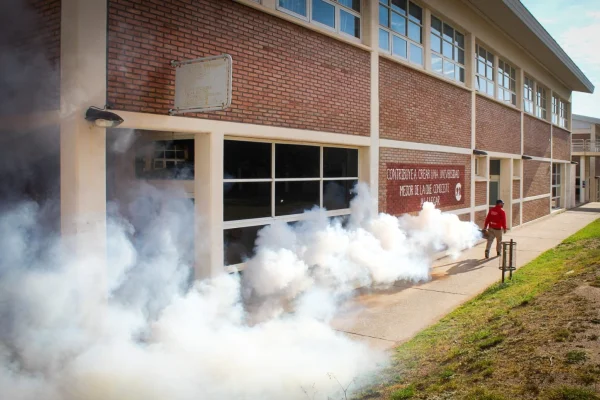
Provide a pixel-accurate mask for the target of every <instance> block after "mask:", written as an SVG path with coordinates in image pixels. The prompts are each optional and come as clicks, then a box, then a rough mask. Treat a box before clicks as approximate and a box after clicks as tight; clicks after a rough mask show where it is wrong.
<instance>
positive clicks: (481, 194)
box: [475, 182, 488, 206]
mask: <svg viewBox="0 0 600 400" xmlns="http://www.w3.org/2000/svg"><path fill="white" fill-rule="evenodd" d="M487 190H488V183H487V182H475V205H476V206H482V205H485V204H487Z"/></svg>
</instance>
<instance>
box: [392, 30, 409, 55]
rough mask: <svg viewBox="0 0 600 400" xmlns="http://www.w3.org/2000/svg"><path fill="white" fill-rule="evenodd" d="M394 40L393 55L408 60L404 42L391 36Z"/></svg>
mask: <svg viewBox="0 0 600 400" xmlns="http://www.w3.org/2000/svg"><path fill="white" fill-rule="evenodd" d="M393 38H394V51H393V54H394V55H396V56H400V57H403V58H408V55H407V54H406V40H404V39H401V38H399V37H398V36H395V35H393Z"/></svg>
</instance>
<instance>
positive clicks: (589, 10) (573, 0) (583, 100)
mask: <svg viewBox="0 0 600 400" xmlns="http://www.w3.org/2000/svg"><path fill="white" fill-rule="evenodd" d="M521 2H522V3H523V4H524V5H525V7H527V9H528V10H529V11H530V12H531V13H532V14H533V15H534V16H535V17H536V18H537V20H538V21H540V23H541V24H542V25H543V26H544V28H546V30H547V31H548V32H549V33H550V34H551V35H552V36H553V37H554V39H555V40H556V41H557V42H558V43H559V44H560V46H561V47H562V48H563V49H564V50H565V51H566V52H567V54H568V55H569V57H571V59H572V60H573V61H574V62H575V64H577V66H579V68H580V69H581V70H582V71H583V73H584V74H585V75H586V76H587V77H588V79H589V80H590V81H592V83H593V84H594V86H596V89H595V93H594V94H591V95H590V94H584V93H578V92H575V93H573V112H574V113H575V114H583V115H587V116H590V117H596V118H600V88H599V86H600V1H599V0H521Z"/></svg>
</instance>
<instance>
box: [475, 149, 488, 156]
mask: <svg viewBox="0 0 600 400" xmlns="http://www.w3.org/2000/svg"><path fill="white" fill-rule="evenodd" d="M473 154H475V155H476V156H487V152H485V151H483V150H477V149H473Z"/></svg>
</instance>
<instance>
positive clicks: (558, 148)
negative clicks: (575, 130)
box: [552, 127, 571, 160]
mask: <svg viewBox="0 0 600 400" xmlns="http://www.w3.org/2000/svg"><path fill="white" fill-rule="evenodd" d="M552 158H554V159H556V160H570V159H571V134H570V133H569V132H567V131H565V130H564V129H560V128H557V127H553V128H552Z"/></svg>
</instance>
